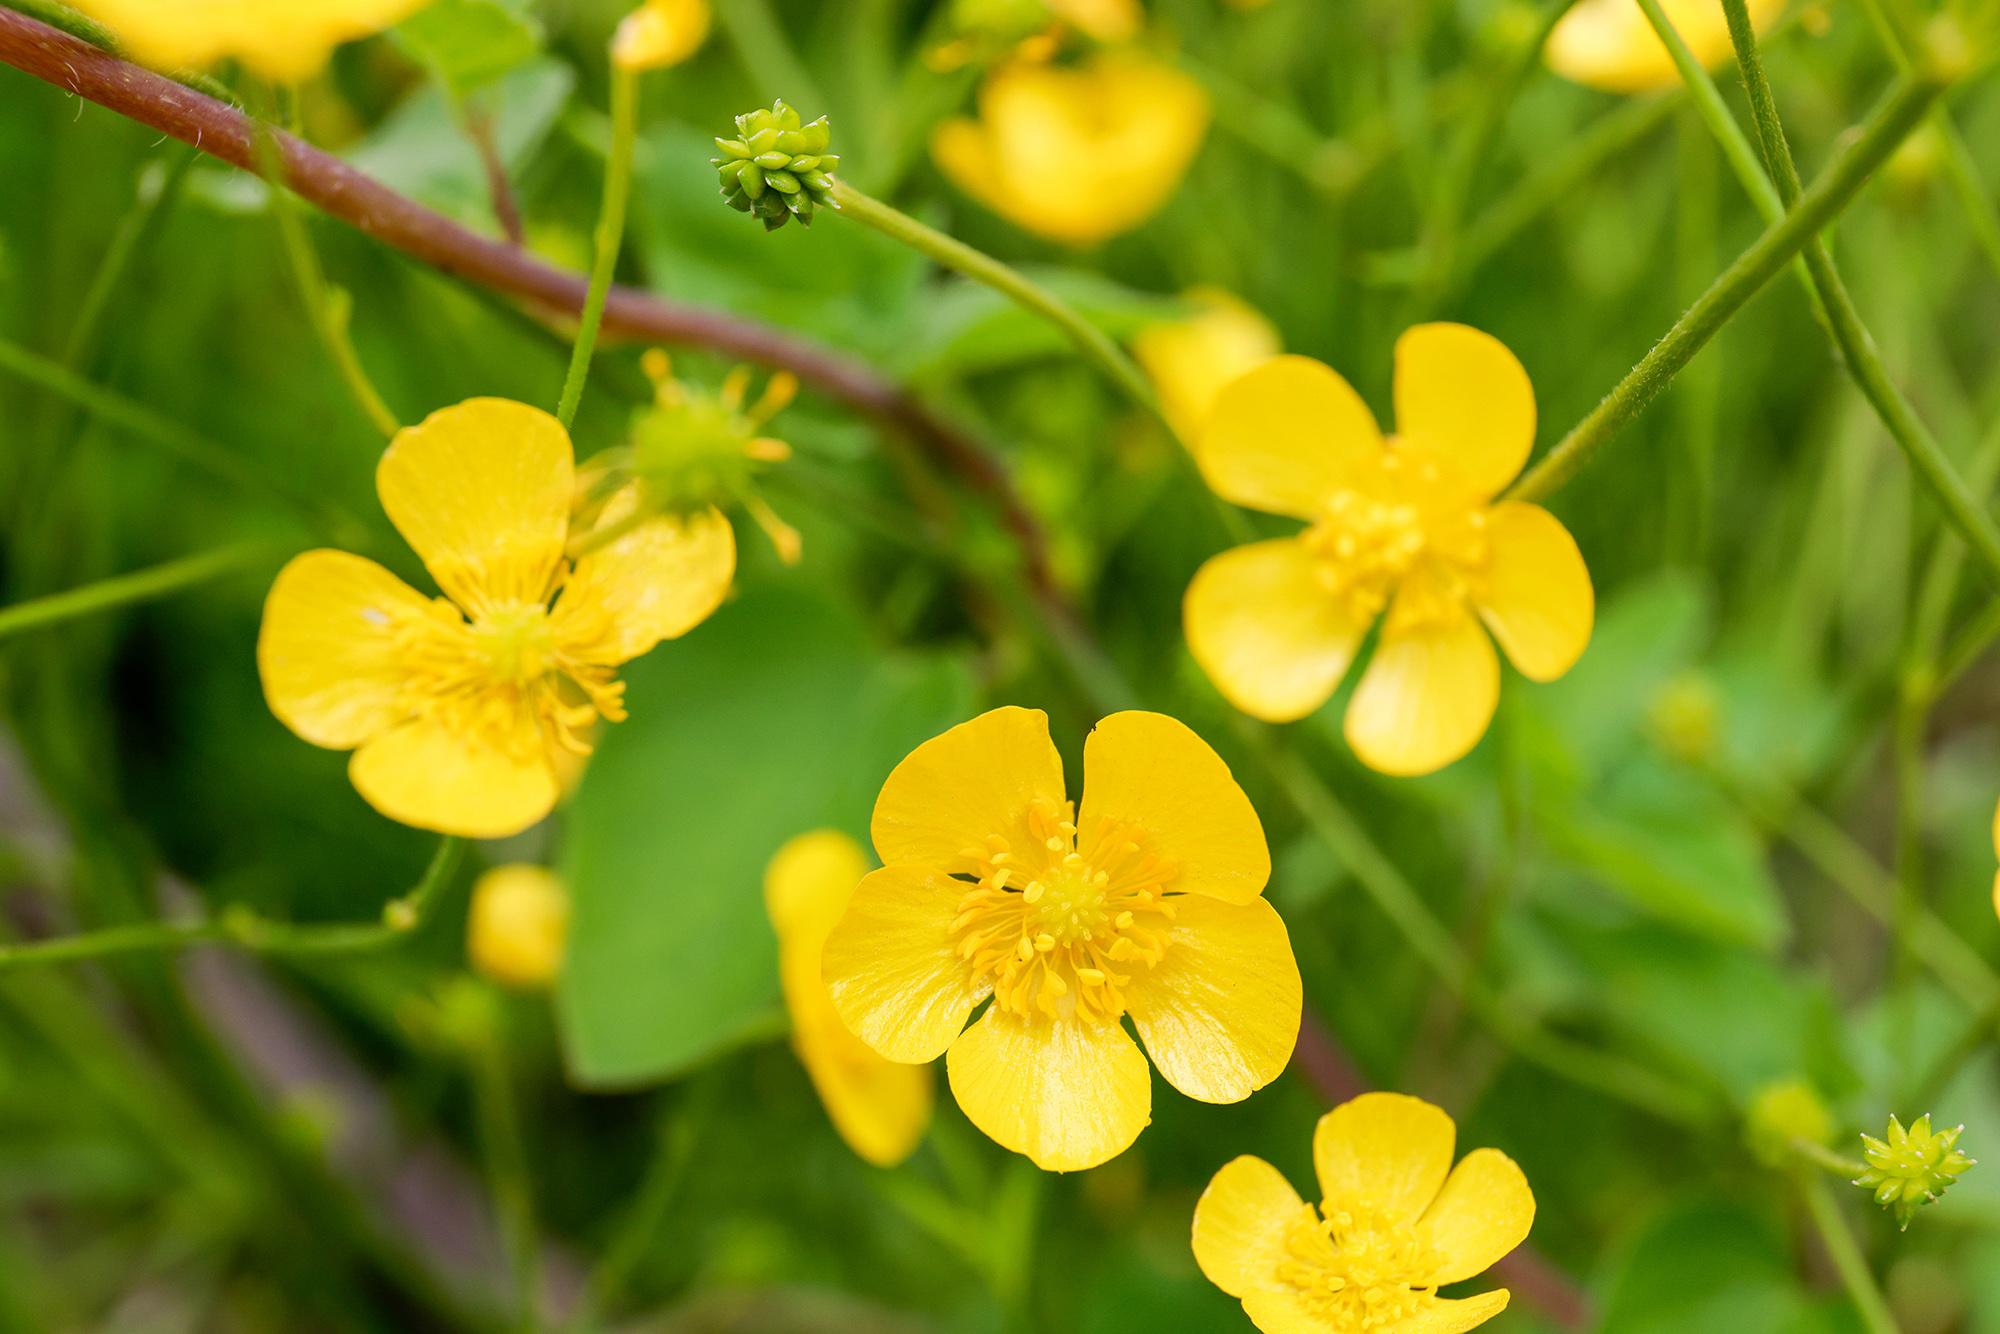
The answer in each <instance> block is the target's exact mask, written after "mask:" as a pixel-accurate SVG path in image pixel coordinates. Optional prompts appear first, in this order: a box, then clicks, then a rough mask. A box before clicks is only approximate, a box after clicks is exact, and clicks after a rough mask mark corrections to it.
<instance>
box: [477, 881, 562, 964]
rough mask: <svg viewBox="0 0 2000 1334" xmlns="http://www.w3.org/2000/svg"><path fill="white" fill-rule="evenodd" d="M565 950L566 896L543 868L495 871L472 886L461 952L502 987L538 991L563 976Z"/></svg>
mask: <svg viewBox="0 0 2000 1334" xmlns="http://www.w3.org/2000/svg"><path fill="white" fill-rule="evenodd" d="M568 945H569V891H568V890H567V889H565V888H564V887H563V883H562V881H561V880H559V879H557V878H556V874H555V872H553V871H551V870H549V869H548V868H547V867H545V866H532V865H528V864H526V863H516V864H514V865H510V866H496V867H494V868H493V869H492V870H490V871H488V872H486V873H485V874H484V875H482V876H480V877H479V879H478V880H477V881H476V882H475V883H474V884H473V886H472V908H471V911H470V912H469V913H468V914H467V916H466V920H465V952H466V956H467V957H468V958H470V959H471V960H472V966H473V967H474V968H477V969H478V970H479V971H480V972H482V973H484V974H486V976H488V977H490V978H492V979H493V980H494V981H495V982H499V983H501V984H502V985H504V986H510V987H519V988H521V989H522V990H539V989H541V988H544V987H547V986H550V985H552V984H553V983H554V982H555V980H556V977H557V975H558V974H560V973H561V972H562V962H563V951H564V950H565V949H566V948H567V947H568Z"/></svg>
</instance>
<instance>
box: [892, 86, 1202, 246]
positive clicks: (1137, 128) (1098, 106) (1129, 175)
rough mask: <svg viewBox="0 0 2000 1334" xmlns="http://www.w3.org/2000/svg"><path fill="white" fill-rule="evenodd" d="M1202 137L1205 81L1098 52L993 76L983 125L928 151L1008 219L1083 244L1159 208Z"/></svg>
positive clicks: (965, 127) (949, 130)
mask: <svg viewBox="0 0 2000 1334" xmlns="http://www.w3.org/2000/svg"><path fill="white" fill-rule="evenodd" d="M1207 131H1208V95H1207V94H1206V93H1204V92H1203V91H1202V89H1201V85H1199V84H1197V83H1196V82H1194V80H1192V79H1190V78H1189V77H1188V76H1187V75H1185V74H1182V73H1181V72H1180V71H1179V70H1176V69H1174V68H1172V67H1171V66H1168V65H1164V64H1161V63H1160V62H1159V61H1157V60H1153V59H1150V58H1149V57H1146V56H1143V55H1141V54H1139V53H1138V52H1136V51H1129V50H1121V51H1103V52H1099V53H1098V54H1096V55H1094V56H1091V57H1089V58H1088V59H1087V60H1086V61H1085V62H1084V63H1083V64H1081V65H1077V66H1063V65H1047V64H1037V63H1034V62H1030V61H1013V62H1011V63H1009V64H1007V65H1004V66H1002V67H1001V68H999V69H997V70H995V71H994V72H993V73H992V74H990V75H988V76H987V78H986V81H985V83H983V84H982V85H981V86H980V89H979V117H978V119H976V120H972V119H966V118H962V117H961V118H960V119H957V120H950V121H946V122H945V123H944V124H942V125H940V126H938V128H937V131H936V133H935V134H933V135H932V137H931V154H932V156H933V157H935V158H936V159H937V164H938V166H939V168H940V169H941V170H943V172H944V174H945V175H946V176H948V177H950V178H951V180H952V182H953V184H955V185H957V186H958V188H959V189H961V190H963V191H965V192H966V193H967V194H969V195H971V196H972V197H973V198H974V199H977V200H978V201H979V202H980V203H982V204H984V205H986V207H988V208H990V209H992V210H993V211H994V212H995V213H998V214H999V215H1000V216H1001V217H1003V218H1006V219H1007V220H1008V221H1010V222H1012V223H1014V224H1015V225H1017V226H1020V227H1025V228H1026V229H1027V230H1029V231H1031V232H1036V233H1038V234H1040V235H1042V236H1046V237H1048V238H1049V239H1051V240H1054V241H1060V242H1062V243H1064V244H1066V245H1073V246H1087V245H1094V244H1096V243H1097V242H1099V241H1103V240H1106V239H1108V238H1110V237H1113V236H1116V235H1118V234H1119V233H1121V232H1127V231H1130V230H1131V229H1132V228H1134V227H1137V226H1138V225H1139V224H1140V223H1142V222H1144V221H1145V220H1146V219H1148V218H1150V217H1152V216H1153V214H1154V213H1156V212H1158V211H1159V209H1160V206H1161V205H1163V204H1165V203H1166V202H1167V199H1168V197H1169V196H1171V195H1172V194H1173V192H1174V190H1175V189H1176V188H1178V187H1179V185H1180V183H1181V177H1182V176H1184V175H1185V174H1186V173H1187V169H1188V164H1189V163H1191V162H1192V161H1194V155H1195V153H1196V151H1197V150H1198V149H1200V147H1201V141H1202V137H1203V135H1205V134H1206V133H1207Z"/></svg>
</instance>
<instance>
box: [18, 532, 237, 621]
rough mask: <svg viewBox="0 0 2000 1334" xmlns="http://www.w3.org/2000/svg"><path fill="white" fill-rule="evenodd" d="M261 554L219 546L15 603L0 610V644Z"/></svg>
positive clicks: (199, 579) (175, 588)
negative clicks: (150, 566) (215, 549)
mask: <svg viewBox="0 0 2000 1334" xmlns="http://www.w3.org/2000/svg"><path fill="white" fill-rule="evenodd" d="M266 554H267V553H266V551H265V549H264V548H262V547H258V546H234V547H223V548H221V549H220V550H217V551H204V552H202V553H201V554H199V555H195V556H183V557H181V558H180V559H179V560H170V561H168V562H166V563H165V564H163V565H155V566H153V567H152V568H150V569H145V570H135V571H133V572H132V573H130V574H120V575H114V576H113V577H111V578H109V579H100V580H98V581H97V582H96V583H92V584H85V585H83V587H81V588H71V589H66V590H64V591H63V592H61V593H51V594H49V595H48V596H47V597H39V598H33V599H30V600H29V601H27V602H17V603H15V604H14V605H13V606H11V607H0V639H5V638H7V636H9V635H17V634H20V633H21V632H22V631H24V630H38V629H40V628H42V627H43V626H47V625H58V624H61V623H62V622H64V621H69V620H74V619H76V618H77V617H79V616H90V615H93V614H95V613H97V612H100V611H111V610H113V609H114V608H117V607H128V606H131V605H132V604H133V603H136V602H148V601H151V600H152V599H154V598H158V597H165V596H166V595H167V594H169V593H178V592H179V591H180V590H181V589H183V588H188V587H191V586H193V585H195V584H199V583H203V582H205V581H207V580H210V579H214V578H216V577H217V576H219V575H224V574H228V573H229V572H230V571H232V570H238V569H241V568H243V567H244V566H246V565H249V564H251V563H252V562H253V561H256V560H260V559H262V558H263V557H264V556H265V555H266Z"/></svg>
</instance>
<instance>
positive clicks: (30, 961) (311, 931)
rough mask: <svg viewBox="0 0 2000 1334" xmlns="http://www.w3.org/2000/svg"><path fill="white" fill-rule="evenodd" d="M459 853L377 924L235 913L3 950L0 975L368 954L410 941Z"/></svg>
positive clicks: (454, 846)
mask: <svg viewBox="0 0 2000 1334" xmlns="http://www.w3.org/2000/svg"><path fill="white" fill-rule="evenodd" d="M464 855H465V840H463V839H460V838H445V839H444V840H442V841H441V842H440V843H439V844H438V848H437V851H436V852H435V853H434V854H432V856H431V861H430V865H429V866H427V867H426V868H425V869H424V874H423V878H422V879H421V880H419V881H418V882H417V884H416V887H415V888H413V889H412V890H410V892H409V893H407V894H405V895H403V896H402V897H400V898H396V899H391V900H390V901H389V902H388V903H387V904H386V905H384V907H383V909H382V916H381V919H380V920H379V921H376V922H352V923H349V922H337V923H325V924H306V925H301V924H298V923H294V922H280V921H274V920H272V919H270V918H268V917H263V916H261V915H259V914H257V913H254V912H252V911H250V910H248V909H243V908H233V909H228V910H225V911H224V912H223V913H222V915H221V916H220V917H216V918H210V919H207V920H204V921H197V922H187V923H179V924H176V923H169V922H142V923H136V924H134V925H131V926H117V927H107V928H106V929H104V930H101V931H89V932H84V933H82V934H79V935H74V936H62V937H57V938H55V939H52V940H37V941H31V942H28V943H26V944H18V945H15V944H0V972H6V971H9V970H11V969H18V968H37V967H45V966H48V965H52V964H64V963H84V962H91V961H95V960H100V959H108V958H113V957H116V956H118V955H125V954H170V953H175V952H177V951H180V950H184V949H189V948H191V947H193V946H196V945H230V946H234V947H236V948H238V949H243V950H248V951H250V952H252V953H255V954H350V953H365V952H367V951H369V950H374V949H380V948H383V947H385V946H389V945H394V944H397V943H399V942H401V941H405V940H408V939H409V938H410V937H411V936H412V935H413V934H415V932H416V931H417V929H418V928H419V927H421V926H423V925H424V923H425V922H427V921H429V920H430V917H431V914H432V913H433V912H435V911H436V909H437V905H438V902H439V901H440V899H442V897H443V895H444V892H445V891H446V890H447V889H448V888H449V887H450V885H451V882H452V878H453V876H454V874H455V873H456V872H457V870H458V865H459V862H460V861H461V860H462V859H463V857H464Z"/></svg>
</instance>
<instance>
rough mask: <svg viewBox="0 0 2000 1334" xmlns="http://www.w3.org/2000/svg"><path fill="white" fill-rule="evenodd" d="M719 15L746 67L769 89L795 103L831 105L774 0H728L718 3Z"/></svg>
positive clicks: (813, 105)
mask: <svg viewBox="0 0 2000 1334" xmlns="http://www.w3.org/2000/svg"><path fill="white" fill-rule="evenodd" d="M715 18H716V22H717V23H719V24H720V25H721V27H722V32H723V35H724V36H725V37H727V38H728V39H729V44H730V45H731V46H733V47H735V48H736V55H737V58H738V59H739V60H741V61H742V62H743V68H744V69H745V70H746V71H747V72H748V73H749V75H750V77H751V78H752V79H755V80H756V81H757V82H759V83H761V84H764V85H765V91H766V92H769V93H772V94H774V95H778V94H782V95H783V96H784V97H785V99H786V100H787V101H789V102H791V103H792V104H793V105H795V106H797V105H804V106H810V107H813V108H815V109H817V110H820V111H824V110H826V109H827V101H826V94H825V93H824V92H822V91H821V90H820V87H819V84H818V83H817V82H816V81H815V80H814V79H813V76H812V71H811V70H809V69H807V68H806V64H805V62H804V61H802V60H800V59H799V56H798V52H796V51H794V50H792V45H791V43H790V42H789V41H788V40H786V38H785V29H784V26H783V25H782V24H780V23H779V22H778V17H777V15H776V14H773V13H772V12H771V3H770V0H727V3H724V4H719V5H717V6H715Z"/></svg>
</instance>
